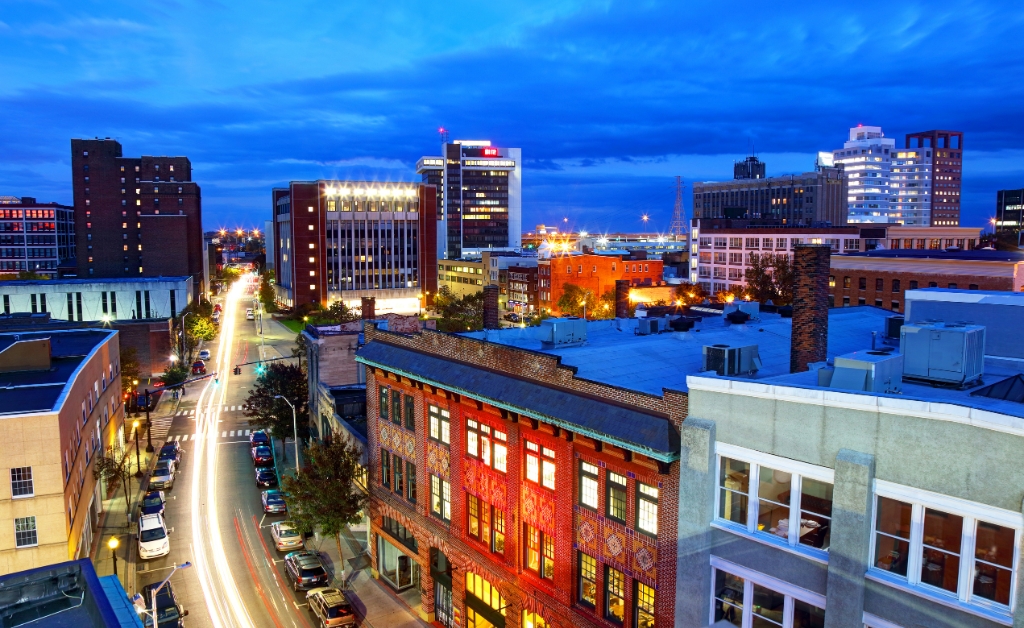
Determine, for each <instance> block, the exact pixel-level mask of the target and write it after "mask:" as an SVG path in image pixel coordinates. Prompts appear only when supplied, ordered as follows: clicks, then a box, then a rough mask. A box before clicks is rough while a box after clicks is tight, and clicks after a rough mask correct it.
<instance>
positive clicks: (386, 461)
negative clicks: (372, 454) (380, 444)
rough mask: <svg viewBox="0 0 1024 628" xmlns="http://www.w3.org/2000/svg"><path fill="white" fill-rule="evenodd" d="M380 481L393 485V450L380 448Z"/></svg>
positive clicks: (386, 484)
mask: <svg viewBox="0 0 1024 628" xmlns="http://www.w3.org/2000/svg"><path fill="white" fill-rule="evenodd" d="M380 483H381V484H383V485H384V486H388V487H390V486H391V452H389V451H388V450H387V449H381V450H380Z"/></svg>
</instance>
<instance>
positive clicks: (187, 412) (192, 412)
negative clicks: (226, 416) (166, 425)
mask: <svg viewBox="0 0 1024 628" xmlns="http://www.w3.org/2000/svg"><path fill="white" fill-rule="evenodd" d="M242 410H245V406H244V405H242V406H227V405H225V406H213V407H210V408H203V410H202V413H204V414H205V413H210V412H239V411H242ZM195 415H196V410H195V408H193V409H191V410H178V413H177V414H175V415H174V416H195Z"/></svg>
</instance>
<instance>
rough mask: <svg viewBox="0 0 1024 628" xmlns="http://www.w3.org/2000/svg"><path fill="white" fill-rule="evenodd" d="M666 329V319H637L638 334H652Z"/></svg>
mask: <svg viewBox="0 0 1024 628" xmlns="http://www.w3.org/2000/svg"><path fill="white" fill-rule="evenodd" d="M663 331H665V321H664V320H662V319H660V318H641V319H639V320H637V326H636V334H637V335H638V336H650V335H653V334H660V333H661V332H663Z"/></svg>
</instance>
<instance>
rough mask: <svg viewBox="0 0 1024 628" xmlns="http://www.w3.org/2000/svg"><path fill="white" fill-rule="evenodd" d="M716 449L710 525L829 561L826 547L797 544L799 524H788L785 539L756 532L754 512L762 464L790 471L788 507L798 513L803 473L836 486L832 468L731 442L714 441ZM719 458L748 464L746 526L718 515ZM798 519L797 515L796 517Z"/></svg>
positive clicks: (756, 509)
mask: <svg viewBox="0 0 1024 628" xmlns="http://www.w3.org/2000/svg"><path fill="white" fill-rule="evenodd" d="M715 453H716V454H717V456H716V460H715V518H714V519H713V520H712V523H711V525H712V526H714V527H717V528H720V529H722V530H727V531H729V532H734V533H736V534H740V535H742V536H746V537H749V538H751V539H753V540H756V541H758V542H761V543H766V544H768V545H772V546H773V547H780V548H783V549H785V550H787V551H791V552H795V553H797V554H800V555H801V556H804V557H805V558H809V559H811V560H815V561H818V562H821V563H827V562H828V550H822V549H818V548H816V547H810V546H808V545H801V544H800V536H799V533H800V526H790V528H789V537H788V538H786V539H782V538H780V537H778V536H776V535H774V534H771V533H768V532H758V530H757V516H758V509H759V508H760V500H759V499H758V497H757V485H758V482H759V475H758V474H759V473H760V471H761V467H762V466H765V467H770V468H772V469H774V470H777V471H784V472H786V473H789V474H790V475H792V489H791V490H790V493H791V494H792V498H791V499H790V503H789V509H790V512H791V513H792V512H797V513H799V512H800V498H801V495H802V489H803V479H804V478H805V477H806V478H810V479H812V480H817V481H819V482H826V483H828V484H831V485H832V486H833V487H835V483H836V482H835V470H834V469H830V468H828V467H819V466H818V465H813V464H809V463H806V462H800V461H799V460H793V459H791V458H783V457H781V456H774V455H772V454H766V453H764V452H761V451H757V450H755V449H747V448H745V447H739V446H736V445H730V444H728V443H716V444H715ZM722 458H732V459H733V460H739V461H740V462H746V463H748V464H749V465H750V486H748V493H747V524H746V525H745V526H744V525H740V524H737V523H734V522H732V521H729V520H727V519H721V518H720V517H719V516H718V513H719V510H720V508H719V506H720V501H721V499H722V490H721V487H722V478H720V477H719V473H720V472H721V468H722ZM790 519H792V515H791V516H790ZM797 519H799V517H797Z"/></svg>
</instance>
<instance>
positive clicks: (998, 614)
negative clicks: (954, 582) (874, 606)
mask: <svg viewBox="0 0 1024 628" xmlns="http://www.w3.org/2000/svg"><path fill="white" fill-rule="evenodd" d="M864 577H865V578H866V579H868V580H871V581H873V582H878V583H879V584H884V585H886V586H890V587H892V588H894V589H899V590H900V591H903V592H905V593H909V594H911V595H916V596H917V597H920V598H923V599H926V600H928V601H930V602H935V603H936V604H941V605H943V606H946V607H949V608H955V609H956V610H958V611H963V612H965V613H969V614H971V615H974V616H976V617H982V618H984V619H987V620H989V621H994V622H996V623H998V624H1002V625H1003V626H1012V625H1013V616H1012V615H1011V614H1010V611H1008V610H1007V611H1001V610H997V609H994V608H986V607H984V606H980V605H978V604H966V603H964V602H961V601H960V600H958V599H955V598H953V597H952V596H947V595H942V594H941V593H938V592H932V591H929V590H928V589H925V588H924V587H919V586H914V585H912V584H909V583H907V582H906V581H905V580H903V579H901V578H896V577H894V576H891V575H889V574H888V573H886V572H881V571H879V570H878V569H875V568H873V567H872V568H869V569H868V572H867V573H866V574H864Z"/></svg>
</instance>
